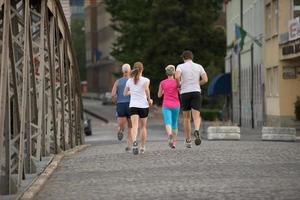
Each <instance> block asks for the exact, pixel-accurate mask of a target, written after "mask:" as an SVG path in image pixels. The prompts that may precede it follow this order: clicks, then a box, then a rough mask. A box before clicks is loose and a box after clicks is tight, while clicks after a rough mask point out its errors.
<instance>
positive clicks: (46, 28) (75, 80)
mask: <svg viewBox="0 0 300 200" xmlns="http://www.w3.org/2000/svg"><path fill="white" fill-rule="evenodd" d="M0 67H1V68H0V195H1V194H2V195H3V194H13V193H16V192H17V191H18V188H19V187H20V185H21V183H22V181H23V180H25V179H26V178H27V175H28V174H33V173H36V168H37V165H38V164H39V162H41V161H42V160H43V158H44V157H46V156H49V155H51V154H57V153H59V152H61V151H64V150H67V149H70V148H73V147H75V146H77V145H80V144H83V143H84V135H83V125H82V124H83V123H82V122H83V117H82V116H83V115H82V111H83V108H82V100H81V93H80V80H79V70H78V66H77V62H76V58H75V54H74V51H73V48H72V43H71V37H70V31H69V29H68V25H67V22H66V19H65V16H64V14H63V11H62V7H61V5H60V2H59V0H39V1H29V0H25V1H24V0H0Z"/></svg>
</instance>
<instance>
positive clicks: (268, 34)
mask: <svg viewBox="0 0 300 200" xmlns="http://www.w3.org/2000/svg"><path fill="white" fill-rule="evenodd" d="M265 21H266V23H265V24H266V37H267V38H269V37H271V33H272V13H271V4H267V5H266V18H265Z"/></svg>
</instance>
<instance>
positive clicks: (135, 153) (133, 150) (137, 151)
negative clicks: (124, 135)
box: [132, 141, 139, 155]
mask: <svg viewBox="0 0 300 200" xmlns="http://www.w3.org/2000/svg"><path fill="white" fill-rule="evenodd" d="M132 153H133V154H134V155H137V154H139V148H138V143H137V141H134V142H133V145H132Z"/></svg>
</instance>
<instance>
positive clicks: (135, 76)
mask: <svg viewBox="0 0 300 200" xmlns="http://www.w3.org/2000/svg"><path fill="white" fill-rule="evenodd" d="M130 76H131V77H132V78H133V81H134V84H137V82H138V80H139V71H138V69H134V70H132V71H131V74H130Z"/></svg>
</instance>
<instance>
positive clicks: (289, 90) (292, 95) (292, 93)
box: [279, 60, 300, 117]
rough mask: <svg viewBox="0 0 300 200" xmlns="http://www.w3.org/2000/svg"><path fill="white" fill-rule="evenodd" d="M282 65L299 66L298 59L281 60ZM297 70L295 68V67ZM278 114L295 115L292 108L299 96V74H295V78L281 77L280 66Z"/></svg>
mask: <svg viewBox="0 0 300 200" xmlns="http://www.w3.org/2000/svg"><path fill="white" fill-rule="evenodd" d="M282 63H283V64H284V65H283V66H299V67H300V60H299V61H296V62H294V61H292V62H291V61H287V62H282ZM296 70H297V69H296ZM280 76H281V77H280V83H279V85H280V91H279V97H280V115H281V116H292V117H294V116H295V113H294V110H295V105H294V103H295V102H296V99H297V96H300V75H297V78H296V79H282V67H281V73H280Z"/></svg>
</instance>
